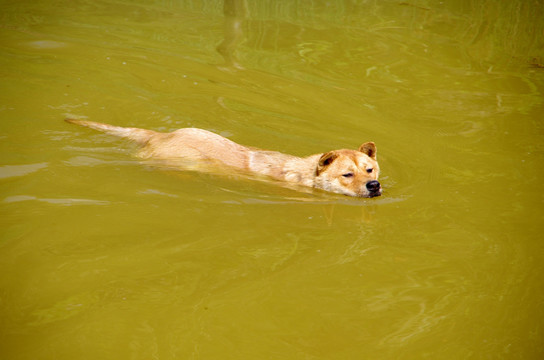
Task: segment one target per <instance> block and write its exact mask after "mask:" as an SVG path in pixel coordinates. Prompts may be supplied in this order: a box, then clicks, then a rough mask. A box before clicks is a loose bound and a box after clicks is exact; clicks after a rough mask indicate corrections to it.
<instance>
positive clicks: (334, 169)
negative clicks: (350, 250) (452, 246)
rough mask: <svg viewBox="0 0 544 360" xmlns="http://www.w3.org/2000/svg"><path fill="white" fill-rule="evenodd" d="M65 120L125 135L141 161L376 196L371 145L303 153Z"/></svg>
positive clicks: (206, 134) (182, 132)
mask: <svg viewBox="0 0 544 360" xmlns="http://www.w3.org/2000/svg"><path fill="white" fill-rule="evenodd" d="M65 120H66V121H67V122H69V123H72V124H76V125H80V126H85V127H88V128H91V129H94V130H98V131H102V132H105V133H106V134H110V135H114V136H117V137H121V138H125V139H128V140H131V141H133V142H135V143H136V144H137V145H138V146H139V150H138V153H137V156H138V157H140V158H142V159H154V160H159V161H161V160H164V161H169V160H176V159H177V160H182V161H184V160H185V161H193V162H208V163H209V162H212V163H214V164H216V165H218V166H223V167H227V168H229V169H237V170H238V171H242V172H244V173H249V174H252V175H256V176H264V177H268V178H272V179H275V180H280V181H284V182H287V183H291V184H298V185H302V186H306V187H312V188H317V189H321V190H325V191H329V192H333V193H338V194H344V195H348V196H354V197H366V198H372V197H376V196H380V195H381V194H382V187H381V184H380V182H379V181H378V177H379V175H380V168H379V166H378V161H377V160H376V145H375V144H374V143H373V142H365V143H364V144H362V145H361V146H359V148H358V149H357V150H348V149H340V150H333V151H328V152H326V153H322V154H315V155H310V156H308V157H304V158H301V157H297V156H292V155H288V154H283V153H280V152H277V151H268V150H261V149H257V148H252V147H246V146H242V145H240V144H237V143H235V142H233V141H231V140H229V139H227V138H224V137H222V136H220V135H217V134H215V133H213V132H210V131H207V130H202V129H197V128H183V129H179V130H175V131H173V132H170V133H161V132H156V131H152V130H146V129H139V128H130V127H120V126H113V125H109V124H102V123H98V122H93V121H87V120H79V119H71V118H68V119H65Z"/></svg>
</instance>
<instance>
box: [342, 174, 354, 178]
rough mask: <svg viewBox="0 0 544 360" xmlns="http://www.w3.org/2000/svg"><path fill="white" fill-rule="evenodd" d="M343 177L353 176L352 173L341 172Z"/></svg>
mask: <svg viewBox="0 0 544 360" xmlns="http://www.w3.org/2000/svg"><path fill="white" fill-rule="evenodd" d="M342 176H343V177H345V178H350V177H352V176H353V173H346V174H342Z"/></svg>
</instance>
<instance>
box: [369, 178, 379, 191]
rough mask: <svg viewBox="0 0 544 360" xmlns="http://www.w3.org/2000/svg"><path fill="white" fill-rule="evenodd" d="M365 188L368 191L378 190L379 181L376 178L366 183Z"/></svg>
mask: <svg viewBox="0 0 544 360" xmlns="http://www.w3.org/2000/svg"><path fill="white" fill-rule="evenodd" d="M366 188H367V190H368V191H370V192H376V191H378V190H380V183H379V181H378V180H372V181H369V182H367V183H366Z"/></svg>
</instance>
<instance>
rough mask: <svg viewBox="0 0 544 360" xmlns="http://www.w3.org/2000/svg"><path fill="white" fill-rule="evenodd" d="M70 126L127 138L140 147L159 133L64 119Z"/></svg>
mask: <svg viewBox="0 0 544 360" xmlns="http://www.w3.org/2000/svg"><path fill="white" fill-rule="evenodd" d="M64 120H65V121H66V122H69V123H70V124H76V125H79V126H85V127H88V128H91V129H94V130H98V131H102V132H105V133H106V134H108V135H113V136H117V137H121V138H125V139H128V140H131V141H134V142H136V143H138V144H140V145H143V144H145V143H147V141H149V139H150V138H151V137H152V136H153V135H156V134H157V133H156V132H155V131H152V130H146V129H138V128H128V127H121V126H113V125H109V124H102V123H98V122H94V121H87V120H79V119H70V118H67V119H64Z"/></svg>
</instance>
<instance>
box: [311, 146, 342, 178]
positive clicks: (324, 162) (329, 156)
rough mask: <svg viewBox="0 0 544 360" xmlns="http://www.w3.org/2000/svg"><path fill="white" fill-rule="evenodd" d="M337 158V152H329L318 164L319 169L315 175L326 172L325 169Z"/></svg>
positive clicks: (322, 156)
mask: <svg viewBox="0 0 544 360" xmlns="http://www.w3.org/2000/svg"><path fill="white" fill-rule="evenodd" d="M337 157H338V154H337V153H336V151H329V152H328V153H325V154H323V155H321V157H320V158H319V161H318V162H317V169H316V172H315V174H316V175H319V174H321V172H322V171H323V170H325V168H326V167H327V166H329V165H330V164H331V163H332V162H333V161H334V159H336V158H337Z"/></svg>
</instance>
